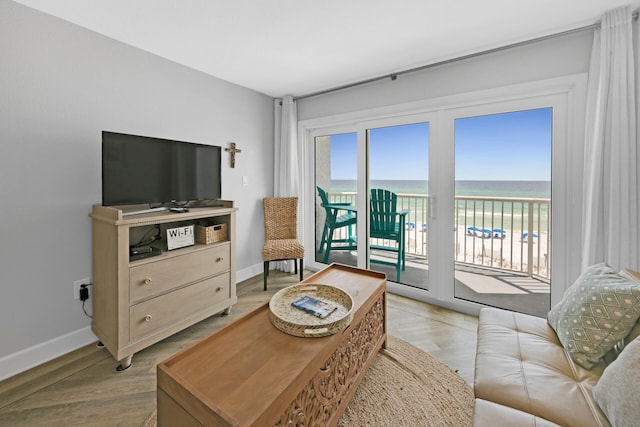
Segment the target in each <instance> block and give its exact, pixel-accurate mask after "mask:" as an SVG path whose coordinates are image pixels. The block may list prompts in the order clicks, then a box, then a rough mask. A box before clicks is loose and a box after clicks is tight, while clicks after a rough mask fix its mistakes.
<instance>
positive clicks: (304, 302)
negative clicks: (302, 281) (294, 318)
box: [291, 295, 338, 319]
mask: <svg viewBox="0 0 640 427" xmlns="http://www.w3.org/2000/svg"><path fill="white" fill-rule="evenodd" d="M291 305H292V306H294V307H295V308H297V309H300V310H303V311H306V312H307V313H310V314H313V315H314V316H317V317H319V318H321V319H324V318H325V317H327V316H328V315H330V314H331V313H333V312H334V311H336V310H337V309H338V305H337V304H333V303H330V302H326V301H320V300H319V299H315V298H313V297H310V296H308V295H305V296H302V297H300V298H298V299H297V300H295V301H293V302H292V303H291Z"/></svg>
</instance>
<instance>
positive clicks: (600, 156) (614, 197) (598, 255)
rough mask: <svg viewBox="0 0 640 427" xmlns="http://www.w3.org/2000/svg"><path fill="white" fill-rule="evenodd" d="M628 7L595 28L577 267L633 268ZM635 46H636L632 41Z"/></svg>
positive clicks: (634, 184) (638, 244) (636, 183)
mask: <svg viewBox="0 0 640 427" xmlns="http://www.w3.org/2000/svg"><path fill="white" fill-rule="evenodd" d="M632 26H633V18H632V12H631V9H630V8H628V7H625V8H619V9H615V10H612V11H609V12H607V13H606V14H605V15H604V16H603V17H602V22H601V27H600V28H599V29H597V30H596V31H595V34H594V40H593V49H592V51H591V64H590V67H589V84H588V94H587V112H586V132H585V138H586V141H585V142H586V145H585V162H584V179H585V181H584V182H585V184H584V185H585V186H584V205H583V247H582V267H583V270H584V269H585V268H586V267H587V266H589V265H591V264H594V263H597V262H603V261H604V262H607V263H608V264H609V265H611V266H612V267H614V268H616V269H621V268H631V269H634V270H636V271H637V270H639V267H640V266H639V264H640V259H639V257H640V249H639V248H640V233H639V229H640V225H639V224H638V223H639V222H640V214H639V213H638V209H639V207H640V205H639V201H638V199H639V198H640V197H639V193H638V191H639V188H640V176H639V172H638V162H639V159H640V155H639V150H638V140H637V128H636V126H637V123H638V117H637V115H636V98H635V95H636V91H635V84H636V82H635V79H636V76H635V73H636V71H635V64H634V46H633V31H632ZM636 48H637V47H636Z"/></svg>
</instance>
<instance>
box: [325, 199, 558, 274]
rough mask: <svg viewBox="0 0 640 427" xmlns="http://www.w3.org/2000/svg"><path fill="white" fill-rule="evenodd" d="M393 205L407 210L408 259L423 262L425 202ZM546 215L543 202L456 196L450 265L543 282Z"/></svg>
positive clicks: (547, 236)
mask: <svg viewBox="0 0 640 427" xmlns="http://www.w3.org/2000/svg"><path fill="white" fill-rule="evenodd" d="M329 198H330V200H331V202H349V203H352V204H355V203H356V193H355V192H342V193H330V194H329ZM398 204H399V206H398V209H409V211H410V212H409V215H408V217H407V218H408V219H407V224H405V232H406V233H407V234H406V237H407V240H406V241H407V256H408V259H409V260H410V261H415V262H419V263H420V262H422V263H428V260H429V242H428V235H429V233H428V227H429V221H428V218H429V197H428V196H426V195H415V194H398ZM550 215H551V200H549V199H531V198H522V199H519V198H509V197H466V196H456V197H455V212H454V228H453V233H452V237H453V238H454V239H455V257H454V259H455V262H456V263H460V264H466V265H474V266H485V267H491V268H496V269H500V270H505V271H512V272H518V273H525V274H526V275H527V276H529V277H537V278H540V279H546V280H548V279H549V278H550V272H549V259H550V256H551V253H550V250H551V244H550V242H551V232H550V224H551V217H550ZM339 237H342V238H344V236H336V238H339Z"/></svg>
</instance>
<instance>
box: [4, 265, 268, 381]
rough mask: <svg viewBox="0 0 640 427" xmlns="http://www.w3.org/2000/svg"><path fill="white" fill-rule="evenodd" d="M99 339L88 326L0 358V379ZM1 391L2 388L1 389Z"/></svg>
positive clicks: (246, 274)
mask: <svg viewBox="0 0 640 427" xmlns="http://www.w3.org/2000/svg"><path fill="white" fill-rule="evenodd" d="M262 267H263V265H262V263H258V264H254V265H252V266H249V267H247V268H244V269H242V270H237V272H236V282H237V283H239V282H242V281H244V280H247V279H250V278H252V277H254V276H257V275H262ZM96 341H98V338H97V337H96V336H95V335H94V334H93V332H91V327H90V326H87V327H84V328H82V329H78V330H77V331H73V332H70V333H68V334H65V335H62V336H59V337H56V338H53V339H51V340H49V341H46V342H43V343H41V344H37V345H34V346H33V347H29V348H26V349H24V350H20V351H18V352H15V353H12V354H9V355H7V356H4V357H2V358H0V381H4V380H6V379H7V378H10V377H13V376H15V375H18V374H20V373H23V372H25V371H28V370H30V369H33V368H35V367H37V366H39V365H42V364H44V363H47V362H50V361H52V360H54V359H56V358H58V357H61V356H64V355H66V354H68V353H71V352H73V351H75V350H77V349H79V348H81V347H83V346H86V345H88V344H91V343H94V342H96ZM0 392H1V389H0Z"/></svg>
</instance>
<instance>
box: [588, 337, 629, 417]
mask: <svg viewBox="0 0 640 427" xmlns="http://www.w3.org/2000/svg"><path fill="white" fill-rule="evenodd" d="M638 396H640V338H636V339H635V340H634V341H633V342H631V343H630V344H628V345H627V346H626V347H625V349H624V350H623V351H622V353H620V356H618V358H617V359H616V360H615V361H614V362H613V363H612V364H611V365H609V366H608V367H607V368H606V369H605V370H604V373H603V374H602V377H601V378H600V381H598V384H597V385H596V386H595V387H594V388H593V397H594V399H595V400H596V402H597V403H598V405H599V406H600V408H601V409H602V411H603V412H604V413H605V414H606V415H607V418H608V419H609V421H610V422H611V425H614V426H616V427H626V426H637V425H638V421H639V420H640V405H638Z"/></svg>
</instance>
